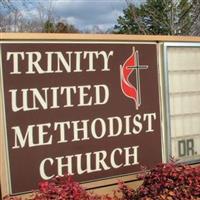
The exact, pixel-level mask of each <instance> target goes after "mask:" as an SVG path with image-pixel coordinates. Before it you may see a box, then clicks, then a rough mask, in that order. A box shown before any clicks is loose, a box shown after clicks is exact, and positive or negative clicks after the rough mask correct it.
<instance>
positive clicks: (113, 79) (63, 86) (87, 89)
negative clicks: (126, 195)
mask: <svg viewBox="0 0 200 200" xmlns="http://www.w3.org/2000/svg"><path fill="white" fill-rule="evenodd" d="M1 58H2V61H1V73H2V80H1V84H2V93H3V113H4V116H5V117H4V118H5V119H4V126H5V131H4V132H5V133H4V135H5V138H6V152H7V153H6V154H7V166H8V177H9V188H10V193H12V194H19V193H23V192H28V191H31V190H33V189H37V184H38V182H39V181H41V180H49V179H51V178H52V177H54V176H57V175H60V176H62V175H64V174H67V173H68V174H71V175H73V176H74V179H75V180H76V181H79V182H81V183H85V182H95V181H97V180H100V179H109V178H113V177H119V176H125V175H129V174H133V173H136V172H139V171H140V170H141V166H146V167H148V168H151V167H153V166H155V164H157V163H159V162H162V156H161V127H160V104H159V90H158V68H157V66H158V64H157V46H156V43H148V42H147V43H134V42H100V41H99V42H92V41H91V42H90V41H79V42H72V41H71V42H65V41H60V42H59V41H54V42H50V41H49V42H47V41H46V42H41V41H30V42H27V41H26V42H20V41H16V42H15V41H12V42H3V43H2V44H1Z"/></svg>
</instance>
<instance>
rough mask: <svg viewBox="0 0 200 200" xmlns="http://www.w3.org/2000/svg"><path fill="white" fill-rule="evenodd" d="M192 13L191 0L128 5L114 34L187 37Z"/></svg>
mask: <svg viewBox="0 0 200 200" xmlns="http://www.w3.org/2000/svg"><path fill="white" fill-rule="evenodd" d="M197 1H198V0H197ZM192 11H193V4H192V1H191V0H147V2H146V3H145V4H142V5H140V7H135V5H134V4H132V3H130V4H128V7H127V8H126V9H125V10H124V11H123V16H120V17H119V18H118V20H117V22H118V24H117V25H115V28H114V30H115V31H114V32H116V33H126V34H153V35H187V34H189V33H190V30H191V27H192V25H193V23H194V18H192Z"/></svg>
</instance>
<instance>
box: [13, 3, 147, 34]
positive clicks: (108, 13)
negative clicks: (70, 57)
mask: <svg viewBox="0 0 200 200" xmlns="http://www.w3.org/2000/svg"><path fill="white" fill-rule="evenodd" d="M11 1H12V2H13V3H14V4H16V5H17V6H18V8H20V9H21V12H22V13H23V15H24V16H25V17H27V18H34V17H36V16H37V15H38V11H37V7H38V5H41V4H43V5H44V8H45V9H47V8H48V6H49V5H50V4H52V6H53V8H54V9H53V12H54V15H55V16H56V19H57V20H59V21H65V22H68V23H70V24H73V25H74V26H75V27H77V28H78V29H79V30H83V31H87V30H92V29H94V27H98V28H99V29H100V30H103V31H106V30H107V29H112V28H113V27H114V25H115V24H117V18H118V17H119V16H122V15H123V9H125V8H126V7H127V3H126V0H31V1H30V0H26V1H30V2H31V6H29V7H28V8H27V7H24V6H21V4H22V1H23V0H11ZM129 1H132V2H134V3H136V4H137V5H138V4H140V3H143V2H144V1H145V0H129ZM49 2H50V3H49Z"/></svg>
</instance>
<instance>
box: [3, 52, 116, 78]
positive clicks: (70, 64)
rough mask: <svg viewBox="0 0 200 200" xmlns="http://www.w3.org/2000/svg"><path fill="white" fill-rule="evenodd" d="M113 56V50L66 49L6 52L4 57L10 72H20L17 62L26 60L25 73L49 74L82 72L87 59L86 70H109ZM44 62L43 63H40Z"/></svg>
mask: <svg viewBox="0 0 200 200" xmlns="http://www.w3.org/2000/svg"><path fill="white" fill-rule="evenodd" d="M111 56H113V51H109V52H106V51H66V52H64V53H63V52H58V51H57V52H45V53H44V54H43V55H42V54H41V53H40V52H39V51H36V52H8V53H7V56H6V59H7V61H9V60H11V61H12V63H13V69H12V71H11V74H22V71H21V67H20V65H19V63H21V61H25V60H28V61H27V70H26V71H25V73H26V74H36V73H39V74H51V73H63V72H64V73H65V72H66V73H71V72H83V65H82V62H83V61H84V60H86V61H87V64H86V66H84V68H85V70H86V72H95V71H96V68H97V67H98V68H100V69H101V70H102V71H110V69H109V65H108V62H109V59H110V57H111ZM97 60H100V61H101V63H102V64H101V66H96V65H95V62H96V61H97ZM42 62H45V65H41V64H40V63H42Z"/></svg>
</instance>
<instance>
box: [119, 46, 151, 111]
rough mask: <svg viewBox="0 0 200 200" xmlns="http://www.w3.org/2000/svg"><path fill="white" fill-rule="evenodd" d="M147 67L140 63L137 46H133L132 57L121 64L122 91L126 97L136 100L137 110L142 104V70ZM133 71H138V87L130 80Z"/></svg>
mask: <svg viewBox="0 0 200 200" xmlns="http://www.w3.org/2000/svg"><path fill="white" fill-rule="evenodd" d="M147 68H148V66H147V65H140V64H139V53H138V51H137V50H135V47H133V49H132V54H131V55H130V57H128V58H127V60H126V61H125V62H124V64H123V65H120V80H121V89H122V92H123V93H124V95H125V96H126V97H128V98H131V99H132V100H133V101H134V102H135V106H136V109H137V110H138V108H139V106H140V105H141V88H140V70H141V69H147ZM133 71H135V73H136V87H135V86H133V85H132V84H131V83H130V81H129V77H130V75H131V74H132V73H133Z"/></svg>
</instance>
